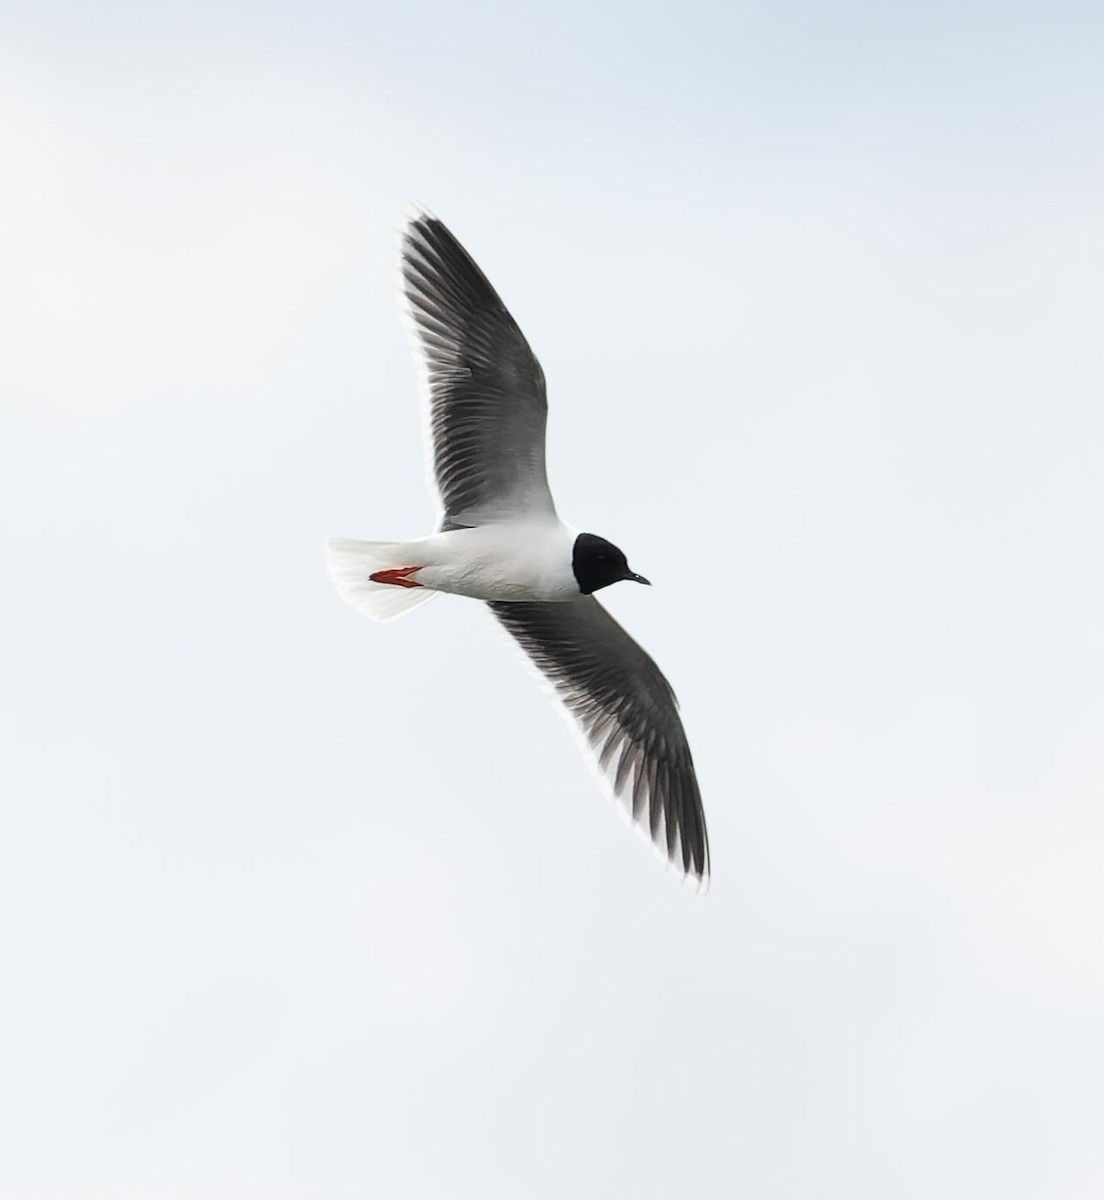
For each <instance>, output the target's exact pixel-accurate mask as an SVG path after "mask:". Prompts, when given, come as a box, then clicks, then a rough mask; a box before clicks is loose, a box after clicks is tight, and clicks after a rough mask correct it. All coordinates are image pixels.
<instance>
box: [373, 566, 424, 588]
mask: <svg viewBox="0 0 1104 1200" xmlns="http://www.w3.org/2000/svg"><path fill="white" fill-rule="evenodd" d="M421 569H422V568H421V567H393V568H391V569H390V570H387V571H373V572H372V574H371V575H369V576H368V578H369V579H370V580H372V582H373V583H393V584H394V585H395V587H421V586H422V585H421V584H420V583H415V582H414V580H413V579H408V578H407V576H408V575H412V574H413V573H414V572H415V571H420V570H421Z"/></svg>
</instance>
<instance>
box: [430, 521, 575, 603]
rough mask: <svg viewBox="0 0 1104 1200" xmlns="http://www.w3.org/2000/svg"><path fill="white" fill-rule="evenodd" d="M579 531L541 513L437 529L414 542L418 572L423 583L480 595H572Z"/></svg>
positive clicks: (542, 597)
mask: <svg viewBox="0 0 1104 1200" xmlns="http://www.w3.org/2000/svg"><path fill="white" fill-rule="evenodd" d="M575 537H576V533H575V531H574V530H573V529H570V528H569V527H568V526H566V525H564V524H563V523H562V522H560V521H558V520H554V521H549V520H547V519H542V520H536V521H525V522H511V523H510V524H502V525H481V526H480V527H479V528H478V529H456V530H453V531H452V532H450V533H436V534H433V535H432V536H431V537H428V538H422V539H421V540H420V541H417V542H411V543H410V548H411V551H412V552H414V551H417V553H418V556H419V557H420V558H422V559H424V562H425V565H424V566H423V567H422V569H421V570H420V571H419V572H418V574H417V576H416V578H417V580H418V582H419V583H420V584H422V586H423V587H431V588H434V589H436V590H437V591H439V592H452V593H454V594H455V595H458V596H472V597H474V598H475V599H476V600H574V599H577V597H578V596H579V585H578V583H577V582H576V580H575V573H574V571H573V570H572V569H571V556H572V551H573V549H574V545H575ZM411 565H413V563H412V564H411Z"/></svg>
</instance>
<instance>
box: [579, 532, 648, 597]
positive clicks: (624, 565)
mask: <svg viewBox="0 0 1104 1200" xmlns="http://www.w3.org/2000/svg"><path fill="white" fill-rule="evenodd" d="M571 569H572V570H573V571H574V572H575V580H576V582H577V583H578V585H579V591H580V592H582V593H583V595H584V596H589V595H590V594H591V592H596V591H597V590H598V589H599V588H604V587H609V585H610V584H611V583H616V582H617V581H618V580H619V579H631V580H633V582H634V583H647V582H648V581H647V580H646V579H645V578H644V576H643V575H635V574H634V573H633V572H632V571H630V570H629V564H628V562H627V561H626V559H625V556H624V554H622V553H621V551H620V550H618V549H617V547H616V546H615V545H614V544H613V543H612V542H607V541H606V539H605V538H600V537H598V536H597V534H593V533H580V534H579V536H578V537H577V538H576V539H575V549H574V550H573V551H572V555H571Z"/></svg>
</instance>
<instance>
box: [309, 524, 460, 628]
mask: <svg viewBox="0 0 1104 1200" xmlns="http://www.w3.org/2000/svg"><path fill="white" fill-rule="evenodd" d="M405 544H406V543H404V542H356V541H352V540H351V539H350V538H330V539H329V540H328V541H327V542H326V562H327V565H328V566H329V569H330V578H331V579H332V580H333V581H334V586H335V587H336V588H337V591H338V594H339V595H340V596H341V599H342V600H345V601H346V602H347V603H349V604H351V605H352V606H353V607H354V608H356V609H359V610H360V611H361V612H362V613H364V615H365V616H366V617H371V618H372V620H373V621H394V620H395V619H396V618H397V617H401V616H402V615H403V614H404V613H408V612H410V611H411V610H413V609H415V608H417V607H418V606H419V605H421V604H425V602H426V601H427V600H432V599H433V597H434V596H436V595H437V593H436V592H435V591H433V589H432V588H416V587H415V588H405V587H396V586H395V585H394V584H391V583H373V582H372V580H371V579H369V578H368V577H369V575H371V574H372V572H373V571H386V570H389V569H394V568H396V567H408V566H410V565H411V564H410V563H409V562H404V561H403V555H402V552H403V548H404V546H405Z"/></svg>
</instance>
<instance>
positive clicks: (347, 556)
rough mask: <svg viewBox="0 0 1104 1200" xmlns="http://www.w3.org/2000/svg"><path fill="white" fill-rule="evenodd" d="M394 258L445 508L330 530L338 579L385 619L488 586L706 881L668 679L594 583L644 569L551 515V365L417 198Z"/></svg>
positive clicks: (674, 848) (592, 740)
mask: <svg viewBox="0 0 1104 1200" xmlns="http://www.w3.org/2000/svg"><path fill="white" fill-rule="evenodd" d="M400 269H401V276H402V293H403V299H404V301H405V306H406V309H407V312H408V315H409V317H410V319H411V323H412V326H413V330H414V335H415V340H416V343H417V346H418V349H419V351H420V355H421V360H422V364H423V367H424V370H425V375H426V381H425V382H426V384H427V387H426V389H425V390H426V392H427V402H428V415H429V432H430V438H431V443H432V445H431V451H432V461H433V473H434V477H435V480H436V484H437V490H438V492H439V494H440V500H441V505H442V508H443V510H444V512H443V518H442V521H441V526H440V530H439V532H437V533H433V534H430V535H429V536H428V537H424V538H419V539H417V540H416V541H411V542H362V541H352V540H349V539H343V538H331V539H330V540H329V541H328V542H327V543H326V551H327V558H328V564H329V570H330V575H331V577H332V578H333V581H334V583H335V585H336V587H337V590H338V592H339V593H340V595H341V596H342V598H343V599H345V600H347V601H348V602H349V603H350V604H352V605H353V606H354V607H355V608H357V609H359V610H360V611H361V612H362V613H364V614H365V615H367V616H369V617H372V618H374V619H375V620H378V621H389V620H393V619H394V618H396V617H399V616H402V615H403V614H404V613H407V612H409V611H411V610H412V609H414V608H416V607H418V606H419V605H420V604H424V603H425V602H426V601H427V600H430V599H432V597H434V596H435V595H437V594H438V593H439V592H450V593H452V594H454V595H459V596H471V597H473V598H475V599H477V600H483V601H486V603H487V604H488V606H489V607H490V609H491V611H492V612H493V613H494V615H495V616H496V617H497V618H498V620H499V621H500V622H501V623H502V624H503V625H504V626H505V628H506V630H507V631H508V632H509V633H510V634H511V635H512V636H513V637H514V639H515V640H516V641H517V642H518V644H519V645H520V646H521V648H522V649H523V650H524V651H525V653H526V654H527V655H528V656H529V658H530V659H531V660H532V662H533V664H534V665H535V666H536V667H537V669H538V670H539V671H540V672H541V673H542V674H543V675H544V676H545V678H546V679H547V680H548V681H549V682H550V683H551V685H552V687H553V689H554V690H555V692H556V695H557V696H558V698H559V700H560V701H561V702H562V704H563V706H564V708H565V710H566V712H567V713H568V715H569V716H570V717H571V718H572V719H573V721H574V723H575V724H576V726H577V728H578V731H579V732H580V733H581V734H582V737H583V740H584V742H585V744H586V747H587V748H588V750H589V752H590V754H591V756H592V758H593V760H594V762H595V764H596V765H597V767H598V769H599V773H600V774H601V775H602V777H603V778H604V779H605V781H606V782H607V783H608V785H609V787H610V789H611V790H612V792H613V794H614V796H615V797H616V798H617V799H619V800H620V801H621V803H622V804H623V805H624V806H625V809H626V810H627V812H628V813H629V815H630V816H631V818H632V820H633V821H634V822H635V823H636V824H637V825H638V826H639V827H640V828H641V829H642V830H643V831H644V832H645V833H647V834H648V835H650V837H651V839H652V841H653V842H654V843H655V845H656V847H657V848H658V849H659V850H660V852H661V853H662V854H663V855H664V856H665V857H666V858H667V859H668V860H669V862H670V863H671V864H672V865H673V866H674V867H675V868H676V869H677V870H678V871H679V872H680V873H681V874H682V875H683V876H684V877H685V878H686V879H687V880H688V881H689V882H691V883H696V884H697V885H698V886H699V887H702V888H704V887H705V886H706V884H707V883H708V878H709V842H708V838H707V836H706V830H705V813H704V812H703V810H702V802H701V794H700V792H699V790H698V781H697V777H696V776H695V774H694V763H693V759H692V758H691V755H690V747H689V745H688V744H687V740H686V734H685V732H684V730H683V727H682V721H681V719H680V718H679V714H678V704H677V701H676V699H675V694H674V692H673V691H672V690H671V685H670V684H669V683H668V682H667V680H666V679H665V678H664V676H663V674H662V672H661V671H660V669H659V668H658V667H657V666H656V664H655V663H654V662H653V661H652V659H651V658H650V657H649V655H648V654H647V653H646V652H645V651H644V650H643V649H642V648H641V647H640V646H639V645H637V643H636V642H635V641H634V640H633V639H632V638H631V637H630V636H629V635H628V634H627V633H626V632H625V630H624V629H622V628H621V626H620V625H619V624H618V623H617V622H616V621H615V620H614V619H613V617H611V616H610V614H609V613H608V612H607V611H606V610H605V608H603V607H602V605H601V604H600V603H599V602H598V601H597V600H596V599H595V596H594V593H595V592H597V591H600V590H601V589H602V588H605V587H609V586H610V585H611V584H614V583H617V582H619V581H620V580H630V581H632V582H634V583H642V584H646V583H648V580H647V579H645V578H644V577H643V576H642V575H638V574H636V572H635V571H633V570H631V569H630V567H629V564H628V562H627V560H626V558H625V555H624V553H623V552H622V551H621V550H619V549H618V548H617V547H616V546H615V545H613V543H612V542H609V541H607V540H606V539H605V538H602V537H598V536H597V535H596V534H593V533H581V532H579V531H578V530H576V529H574V528H572V527H571V526H569V525H567V524H565V523H564V522H563V521H561V520H560V518H559V516H558V515H557V514H556V507H555V505H554V504H553V502H552V493H551V492H550V491H549V488H548V478H547V474H546V471H545V461H544V435H545V425H546V421H547V416H548V402H547V398H546V395H545V382H544V372H543V371H542V370H541V367H540V364H539V363H538V362H537V360H536V357H535V356H534V355H533V352H532V351H531V350H530V349H529V344H528V342H527V341H526V340H525V338H524V336H523V335H522V332H521V330H520V329H519V328H518V326H517V324H516V322H515V321H514V319H513V317H511V316H510V314H509V312H508V311H507V310H506V306H505V305H504V304H503V303H502V301H501V300H500V299H499V297H498V293H497V292H496V291H495V290H494V288H493V287H491V285H490V283H489V282H488V280H487V278H486V276H485V275H484V274H483V272H482V271H481V270H480V269H479V267H478V266H476V264H475V261H474V260H473V259H472V257H471V256H470V255H469V254H468V253H467V251H466V250H465V249H464V248H463V246H461V245H460V243H459V242H458V241H457V240H456V238H455V237H454V236H453V235H452V233H451V232H450V231H449V230H448V229H447V228H446V227H445V225H444V224H443V223H442V222H441V221H439V220H438V219H437V218H436V217H433V216H431V215H429V214H428V213H424V212H420V213H418V214H417V215H416V216H414V217H412V218H411V219H410V220H409V222H408V223H407V225H406V228H405V230H404V233H403V239H402V250H401V260H400Z"/></svg>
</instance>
